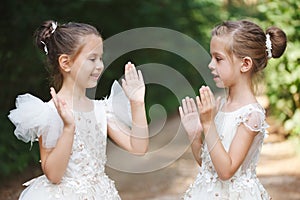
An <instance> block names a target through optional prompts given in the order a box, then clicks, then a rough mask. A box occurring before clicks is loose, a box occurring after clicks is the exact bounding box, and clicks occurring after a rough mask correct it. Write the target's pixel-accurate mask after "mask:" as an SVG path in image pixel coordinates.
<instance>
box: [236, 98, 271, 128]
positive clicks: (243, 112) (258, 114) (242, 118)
mask: <svg viewBox="0 0 300 200" xmlns="http://www.w3.org/2000/svg"><path fill="white" fill-rule="evenodd" d="M235 119H236V123H237V125H240V124H242V123H243V124H244V125H245V126H246V127H247V128H249V129H250V130H251V131H254V132H265V129H266V128H268V124H267V123H266V115H265V109H264V108H263V107H262V106H261V105H260V104H259V103H252V104H248V105H246V106H243V107H242V108H241V109H239V112H238V113H237V115H236V118H235Z"/></svg>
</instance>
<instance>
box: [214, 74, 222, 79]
mask: <svg viewBox="0 0 300 200" xmlns="http://www.w3.org/2000/svg"><path fill="white" fill-rule="evenodd" d="M212 75H213V78H220V76H219V75H217V74H212Z"/></svg>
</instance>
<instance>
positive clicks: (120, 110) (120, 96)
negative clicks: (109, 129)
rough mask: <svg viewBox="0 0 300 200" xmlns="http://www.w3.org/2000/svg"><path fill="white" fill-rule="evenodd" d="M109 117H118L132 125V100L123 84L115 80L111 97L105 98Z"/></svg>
mask: <svg viewBox="0 0 300 200" xmlns="http://www.w3.org/2000/svg"><path fill="white" fill-rule="evenodd" d="M104 105H105V109H106V114H107V118H108V120H109V119H112V118H117V119H118V120H119V121H121V122H123V123H124V124H126V125H127V126H128V127H131V126H132V117H131V108H130V102H129V99H128V98H127V96H126V94H125V92H124V91H123V89H122V87H121V85H120V84H119V83H118V82H117V81H114V83H113V85H112V87H111V92H110V96H109V98H106V99H104Z"/></svg>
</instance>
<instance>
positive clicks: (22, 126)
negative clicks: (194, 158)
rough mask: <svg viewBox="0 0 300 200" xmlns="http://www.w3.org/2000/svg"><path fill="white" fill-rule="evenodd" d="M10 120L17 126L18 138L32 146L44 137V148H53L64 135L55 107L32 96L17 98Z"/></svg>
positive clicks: (16, 133)
mask: <svg viewBox="0 0 300 200" xmlns="http://www.w3.org/2000/svg"><path fill="white" fill-rule="evenodd" d="M8 118H9V119H10V121H11V122H12V123H13V124H14V125H15V126H16V129H15V131H14V134H15V135H16V137H17V138H18V139H19V140H22V141H24V142H29V141H30V142H31V145H32V143H33V142H34V141H36V140H37V139H38V138H39V137H40V136H42V139H43V147H44V148H53V147H55V145H56V142H57V139H58V138H59V136H60V134H61V133H62V127H63V122H62V120H61V118H60V116H59V115H58V113H57V111H56V109H55V107H54V106H51V105H50V103H45V102H43V101H42V100H40V99H39V98H37V97H34V96H32V95H30V94H24V95H19V96H18V97H17V99H16V109H14V110H11V111H10V114H9V115H8Z"/></svg>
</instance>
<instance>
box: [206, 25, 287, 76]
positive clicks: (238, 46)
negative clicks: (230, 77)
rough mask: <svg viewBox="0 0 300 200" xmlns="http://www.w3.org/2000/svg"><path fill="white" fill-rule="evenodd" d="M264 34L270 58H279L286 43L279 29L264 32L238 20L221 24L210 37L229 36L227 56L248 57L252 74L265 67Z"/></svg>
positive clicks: (257, 27) (266, 59)
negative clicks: (268, 45) (268, 39)
mask: <svg viewBox="0 0 300 200" xmlns="http://www.w3.org/2000/svg"><path fill="white" fill-rule="evenodd" d="M266 34H269V35H270V40H271V43H272V50H271V52H272V57H273V58H279V57H280V56H281V55H282V54H283V52H284V50H285V48H286V42H287V38H286V35H285V33H284V32H283V31H282V30H281V29H280V28H277V27H274V26H272V27H270V28H268V29H267V30H266V32H264V31H263V30H262V29H261V28H260V27H259V26H258V25H257V24H255V23H253V22H250V21H247V20H240V21H227V22H223V23H222V24H220V25H218V26H217V27H215V28H214V29H213V30H212V36H229V41H228V49H227V50H228V53H229V54H233V55H235V56H236V57H238V58H244V57H246V56H249V57H250V58H251V59H252V61H253V70H252V72H253V73H256V72H258V71H261V70H262V69H264V68H265V67H266V66H267V63H268V53H267V51H266V50H267V48H266Z"/></svg>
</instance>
